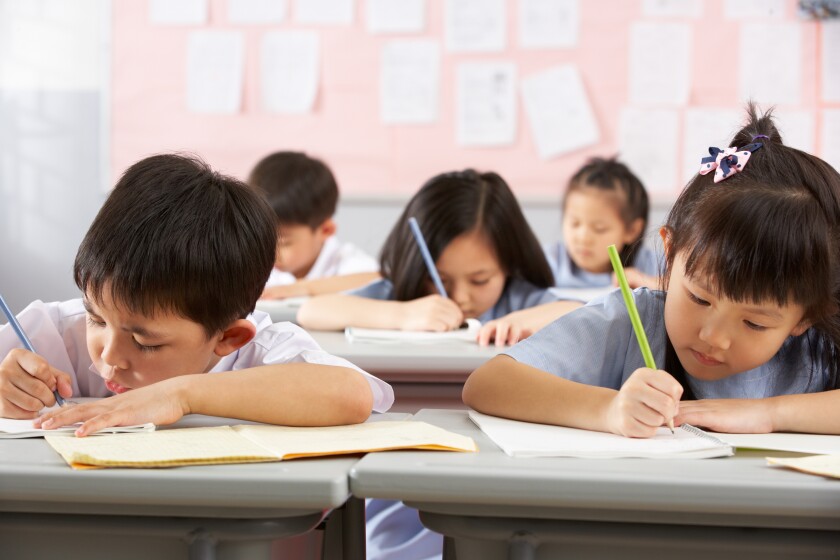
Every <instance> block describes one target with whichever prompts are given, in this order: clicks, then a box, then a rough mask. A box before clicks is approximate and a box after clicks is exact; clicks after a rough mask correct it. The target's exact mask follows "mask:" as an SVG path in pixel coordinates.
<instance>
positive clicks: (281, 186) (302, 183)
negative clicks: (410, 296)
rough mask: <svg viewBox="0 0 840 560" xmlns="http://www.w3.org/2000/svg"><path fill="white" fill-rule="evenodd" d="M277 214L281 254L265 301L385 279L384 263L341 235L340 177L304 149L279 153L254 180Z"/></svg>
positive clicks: (259, 166) (267, 159)
mask: <svg viewBox="0 0 840 560" xmlns="http://www.w3.org/2000/svg"><path fill="white" fill-rule="evenodd" d="M248 183H249V184H250V185H251V186H252V187H254V188H255V189H257V190H259V191H261V192H262V193H263V194H264V195H265V197H266V199H267V200H268V203H269V205H270V206H271V207H272V208H273V209H274V212H275V214H276V215H277V235H278V243H277V257H276V259H275V261H274V269H273V270H272V272H271V276H270V277H269V279H268V283H267V284H266V288H265V291H264V292H263V294H262V298H263V299H282V298H288V297H299V296H314V295H319V294H327V293H333V292H341V291H345V290H350V289H353V288H357V287H359V286H363V285H365V284H367V283H369V282H371V281H373V280H375V279H377V278H379V274H378V270H379V263H377V262H376V260H375V259H374V258H373V257H371V256H370V255H368V254H366V253H365V252H363V251H362V250H361V249H358V248H357V247H355V246H353V245H352V244H350V243H340V242H339V241H338V239H337V238H336V237H335V232H336V223H335V220H333V215H334V214H335V209H336V205H337V203H338V185H337V184H336V181H335V177H334V176H333V174H332V172H331V171H330V169H329V167H327V166H326V165H325V164H324V163H323V162H322V161H320V160H318V159H315V158H311V157H309V156H307V155H306V154H304V153H302V152H286V151H284V152H275V153H273V154H271V155H268V156H266V157H265V158H263V159H262V160H261V161H260V162H259V163H257V165H256V167H254V169H253V171H251V176H250V177H249V178H248Z"/></svg>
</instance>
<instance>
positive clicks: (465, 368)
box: [310, 331, 499, 383]
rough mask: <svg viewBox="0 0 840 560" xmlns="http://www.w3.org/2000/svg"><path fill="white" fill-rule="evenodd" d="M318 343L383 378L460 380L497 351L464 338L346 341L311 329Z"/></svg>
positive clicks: (406, 380)
mask: <svg viewBox="0 0 840 560" xmlns="http://www.w3.org/2000/svg"><path fill="white" fill-rule="evenodd" d="M310 334H311V335H312V336H313V337H314V338H315V340H316V341H317V342H318V344H319V345H321V347H322V348H323V349H324V350H326V351H327V352H329V353H330V354H333V355H335V356H340V357H342V358H345V359H347V360H349V361H351V362H353V363H354V364H356V365H357V366H359V367H360V368H362V369H364V370H365V371H369V372H371V373H374V374H376V375H377V376H379V377H380V378H382V379H384V380H385V381H402V382H426V383H463V382H464V380H466V378H467V376H468V375H469V374H470V373H471V372H472V371H473V370H474V369H475V368H477V367H478V366H480V365H481V364H483V363H484V362H486V361H487V360H489V359H490V358H492V357H493V356H495V355H496V354H498V353H499V350H497V349H496V348H495V347H493V346H488V347H481V346H478V345H477V344H472V343H469V342H464V341H448V342H442V343H434V344H427V343H412V344H406V343H383V342H352V343H351V342H348V341H347V339H346V338H345V336H344V333H343V332H326V331H310Z"/></svg>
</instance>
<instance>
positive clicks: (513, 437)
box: [469, 410, 733, 459]
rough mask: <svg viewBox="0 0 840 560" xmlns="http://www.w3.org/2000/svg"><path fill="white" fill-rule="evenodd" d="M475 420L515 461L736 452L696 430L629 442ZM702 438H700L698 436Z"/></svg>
mask: <svg viewBox="0 0 840 560" xmlns="http://www.w3.org/2000/svg"><path fill="white" fill-rule="evenodd" d="M469 416H470V420H472V421H473V422H474V423H475V424H476V425H477V426H478V427H479V428H480V429H481V431H482V432H484V434H485V435H487V437H489V438H490V439H491V440H492V441H493V443H495V444H496V445H497V446H499V447H500V448H501V449H502V451H504V452H505V453H506V454H507V455H510V456H511V457H585V458H598V459H601V458H603V459H611V458H619V457H640V458H641V457H644V458H656V457H681V458H695V459H701V458H705V457H725V456H728V455H732V454H733V451H732V448H731V447H730V446H728V445H726V444H725V443H723V442H722V441H719V440H717V439H715V438H714V437H713V436H710V435H709V434H706V433H704V432H703V431H702V430H699V429H697V428H694V427H690V428H684V427H682V426H681V427H679V428H677V429H676V431H675V432H674V433H673V434H672V433H671V432H670V430H668V428H665V427H662V428H659V430H657V432H656V435H654V436H653V437H650V438H629V437H624V436H619V435H616V434H609V433H605V432H594V431H590V430H580V429H577V428H566V427H563V426H550V425H547V424H534V423H531V422H519V421H516V420H508V419H506V418H498V417H495V416H488V415H486V414H481V413H478V412H475V411H474V410H471V411H470V412H469ZM698 434H699V435H698Z"/></svg>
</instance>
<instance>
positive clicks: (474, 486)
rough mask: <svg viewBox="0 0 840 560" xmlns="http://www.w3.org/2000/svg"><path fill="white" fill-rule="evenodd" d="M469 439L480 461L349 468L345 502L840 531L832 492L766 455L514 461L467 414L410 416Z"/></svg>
mask: <svg viewBox="0 0 840 560" xmlns="http://www.w3.org/2000/svg"><path fill="white" fill-rule="evenodd" d="M414 419H416V420H423V421H426V422H429V423H432V424H435V425H438V426H441V427H443V428H445V429H449V430H452V431H455V432H459V433H462V434H465V435H469V436H471V437H472V438H473V439H475V440H476V443H477V444H478V446H479V448H480V452H479V453H471V454H465V453H429V452H392V453H387V454H382V453H380V454H371V455H368V456H366V457H364V458H363V459H362V460H361V461H359V462H358V463H357V464H356V465H355V466H354V467H353V469H352V470H351V473H350V486H351V490H352V492H353V494H354V495H356V496H358V497H365V498H386V499H401V500H405V501H406V503H407V504H408V505H410V506H412V507H416V508H418V509H420V510H421V511H428V512H433V513H442V514H451V515H473V516H493V517H529V518H553V519H579V520H584V519H592V520H599V521H645V522H663V523H674V522H684V523H692V524H701V525H702V524H708V525H720V524H724V525H730V526H731V525H747V526H755V525H760V526H769V527H787V528H795V527H800V528H808V529H819V528H826V529H833V530H836V529H837V527H838V526H840V484H838V481H836V480H828V479H824V478H821V477H817V476H812V475H806V474H802V473H797V472H794V471H790V470H785V469H779V468H774V467H770V466H767V464H766V462H765V460H764V457H765V456H766V455H772V454H775V455H784V454H783V453H774V452H762V453H758V452H753V453H745V452H739V453H737V454H736V455H735V456H734V457H729V458H722V459H699V460H698V459H695V460H689V459H668V460H645V459H601V460H592V459H572V458H533V459H529V458H513V457H508V456H507V455H505V454H504V453H503V452H502V451H501V450H500V449H499V448H498V447H496V446H495V444H493V443H492V442H491V441H490V440H489V439H488V438H487V437H486V436H484V434H483V433H482V432H481V431H480V430H479V429H478V428H477V427H476V426H475V425H474V424H472V422H471V421H470V420H469V418H468V417H467V412H466V411H453V410H421V411H420V412H419V413H418V414H416V415H415V416H414Z"/></svg>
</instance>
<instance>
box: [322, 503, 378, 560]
mask: <svg viewBox="0 0 840 560" xmlns="http://www.w3.org/2000/svg"><path fill="white" fill-rule="evenodd" d="M366 554H367V542H366V535H365V501H364V500H363V499H360V498H356V497H354V496H351V497H350V498H349V499H348V500H347V501H346V502H345V503H344V505H343V506H341V507H340V508H338V509H335V510H333V511H332V513H330V516H329V517H328V518H327V520H326V522H325V523H324V545H323V548H322V552H321V558H322V559H323V560H338V559H340V560H365V557H366Z"/></svg>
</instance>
